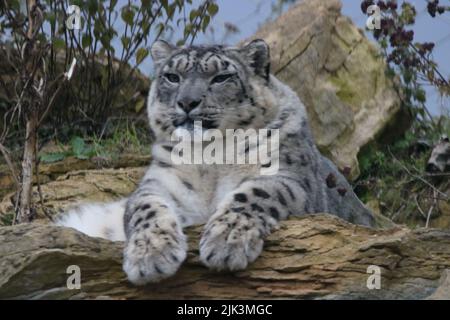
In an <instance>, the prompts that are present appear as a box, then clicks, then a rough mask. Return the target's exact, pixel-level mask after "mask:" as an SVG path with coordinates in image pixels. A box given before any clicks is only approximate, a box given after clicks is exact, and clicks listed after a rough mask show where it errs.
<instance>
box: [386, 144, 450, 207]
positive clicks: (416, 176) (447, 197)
mask: <svg viewBox="0 0 450 320" xmlns="http://www.w3.org/2000/svg"><path fill="white" fill-rule="evenodd" d="M388 151H389V153H390V154H391V157H392V158H393V159H394V160H395V161H396V162H397V163H398V164H399V165H400V166H401V167H402V168H403V170H405V172H406V173H407V174H409V175H410V176H411V177H413V178H415V179H418V180H420V181H422V182H423V183H425V184H426V185H427V186H429V187H430V188H431V189H433V190H435V191H437V192H438V193H439V194H440V195H441V196H443V197H444V198H445V199H449V196H448V195H447V194H445V193H444V192H442V191H440V190H439V189H437V188H436V187H435V186H433V185H432V184H431V183H429V182H428V181H427V180H425V179H424V178H422V177H421V176H418V175H416V174H414V173H412V172H411V171H409V169H408V168H407V167H406V166H405V165H404V164H403V163H401V162H400V160H398V159H397V158H396V157H395V156H394V154H393V153H392V152H391V149H390V148H388Z"/></svg>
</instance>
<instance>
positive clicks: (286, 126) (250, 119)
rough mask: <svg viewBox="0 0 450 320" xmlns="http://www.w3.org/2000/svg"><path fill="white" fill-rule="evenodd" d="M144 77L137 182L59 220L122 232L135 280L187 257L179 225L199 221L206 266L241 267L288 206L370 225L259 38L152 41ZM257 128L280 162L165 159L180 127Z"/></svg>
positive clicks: (158, 276)
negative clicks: (272, 137)
mask: <svg viewBox="0 0 450 320" xmlns="http://www.w3.org/2000/svg"><path fill="white" fill-rule="evenodd" d="M150 52H151V57H152V59H153V63H154V68H155V78H154V80H153V81H152V83H151V88H150V91H149V95H148V101H147V113H148V120H149V124H150V134H152V136H153V137H154V143H153V144H152V161H151V164H150V166H149V168H148V170H147V171H146V173H145V175H144V177H143V178H142V180H141V182H140V184H139V186H138V187H137V189H136V190H135V191H134V192H133V193H132V194H131V195H130V196H129V197H128V198H126V199H122V200H119V201H117V202H114V203H109V204H104V205H103V204H88V205H84V206H83V205H82V206H80V207H78V208H75V209H73V210H72V211H70V212H68V213H66V214H64V215H63V216H62V217H60V219H59V221H58V224H59V225H62V226H67V227H73V228H76V229H78V230H80V231H82V232H84V233H86V234H88V235H90V236H96V237H103V238H107V239H111V240H114V241H116V240H117V241H118V240H124V241H125V247H124V252H123V270H124V271H125V273H126V275H127V277H128V279H129V281H130V282H132V283H133V284H136V285H144V284H147V283H150V282H158V281H160V280H162V279H165V278H168V277H170V276H172V275H174V274H175V273H176V272H177V270H178V269H179V267H180V265H181V264H182V263H183V261H184V260H185V259H186V255H187V249H188V246H187V239H186V235H185V233H184V231H183V229H184V228H185V227H187V226H191V225H198V224H204V227H203V232H202V235H201V240H200V243H199V255H200V260H201V262H202V263H203V264H204V265H205V266H206V267H208V268H210V269H213V270H217V271H221V270H224V271H237V270H243V269H245V268H246V267H247V266H248V265H249V264H250V263H252V262H253V261H255V259H256V258H257V257H258V256H259V255H260V253H261V251H262V250H263V245H264V239H265V238H266V237H267V236H268V235H269V234H270V233H271V232H272V231H273V230H274V229H276V227H277V225H278V223H279V221H281V220H284V219H287V218H288V217H289V216H302V215H306V214H314V213H330V214H334V215H336V216H338V217H340V218H342V219H345V220H347V221H349V222H352V223H355V224H360V225H364V226H369V227H370V226H373V225H374V217H373V215H372V213H371V212H370V211H369V210H368V209H367V208H366V207H365V206H364V204H363V203H362V202H361V201H360V200H359V199H358V198H357V196H356V195H355V193H354V192H353V190H352V187H351V185H350V184H349V183H348V182H347V180H346V178H345V176H344V175H343V174H341V172H340V171H339V170H338V169H337V168H336V166H335V165H334V164H333V163H332V162H331V161H330V160H329V159H327V158H326V157H324V156H323V155H321V153H320V152H319V151H318V148H317V147H316V145H315V143H314V140H313V137H312V133H311V130H310V127H309V123H308V118H307V114H306V109H305V106H304V105H303V103H302V102H301V101H300V99H299V97H298V96H297V94H296V93H295V92H294V91H293V90H292V89H290V88H289V87H288V86H287V85H286V84H284V83H283V82H281V81H280V80H278V79H277V78H276V77H275V76H274V75H272V74H271V73H270V50H269V46H268V44H267V43H266V42H265V41H264V40H261V39H256V40H253V41H251V42H249V43H247V44H245V45H242V46H221V45H203V46H202V45H197V46H182V47H178V46H174V45H172V44H170V43H168V42H166V41H163V40H158V41H156V42H155V43H154V44H153V45H152V47H151V50H150ZM194 121H201V122H202V125H203V128H206V129H216V130H226V129H249V128H252V129H256V130H259V129H267V130H269V131H270V130H278V132H279V147H278V156H279V166H278V170H277V172H276V173H275V174H271V175H263V174H261V171H260V169H261V167H262V166H265V165H267V164H264V163H257V164H239V165H238V164H236V165H227V164H222V165H221V164H205V163H201V164H174V163H173V161H171V159H172V157H171V154H172V152H173V148H174V142H173V139H171V136H172V134H173V132H174V131H176V130H177V129H179V128H184V129H186V130H193V129H192V128H193V126H192V123H193V122H194Z"/></svg>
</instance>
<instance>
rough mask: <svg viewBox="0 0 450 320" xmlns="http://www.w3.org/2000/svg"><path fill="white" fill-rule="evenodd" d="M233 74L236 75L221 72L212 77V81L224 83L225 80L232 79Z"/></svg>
mask: <svg viewBox="0 0 450 320" xmlns="http://www.w3.org/2000/svg"><path fill="white" fill-rule="evenodd" d="M232 76H234V73H224V74H219V75H217V76H215V77H214V78H213V79H212V81H211V83H224V82H225V81H227V80H228V79H230V78H231V77H232Z"/></svg>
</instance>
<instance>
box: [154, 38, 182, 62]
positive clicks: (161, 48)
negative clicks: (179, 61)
mask: <svg viewBox="0 0 450 320" xmlns="http://www.w3.org/2000/svg"><path fill="white" fill-rule="evenodd" d="M175 49H176V47H175V46H173V45H171V44H170V43H168V42H166V41H164V40H157V41H155V42H154V43H153V45H152V48H151V50H150V53H151V55H152V59H153V62H154V63H155V65H159V64H161V62H162V61H164V60H165V59H167V58H168V57H169V56H170V55H171V54H172V52H173V51H174V50H175Z"/></svg>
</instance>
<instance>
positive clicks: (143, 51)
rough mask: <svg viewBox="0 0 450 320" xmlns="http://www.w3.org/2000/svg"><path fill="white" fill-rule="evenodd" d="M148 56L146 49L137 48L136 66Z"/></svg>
mask: <svg viewBox="0 0 450 320" xmlns="http://www.w3.org/2000/svg"><path fill="white" fill-rule="evenodd" d="M147 56H148V49H147V48H139V49H138V50H137V51H136V64H140V63H141V62H142V61H143V60H144V59H145V58H146V57H147Z"/></svg>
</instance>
